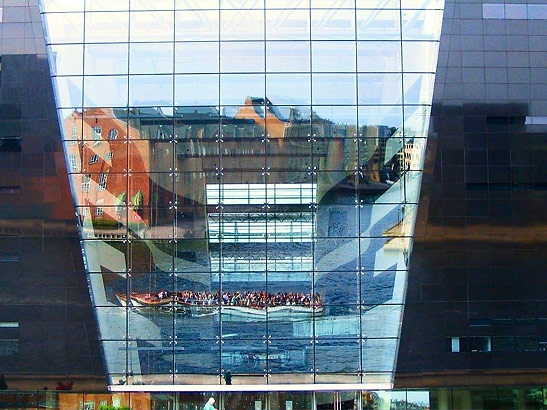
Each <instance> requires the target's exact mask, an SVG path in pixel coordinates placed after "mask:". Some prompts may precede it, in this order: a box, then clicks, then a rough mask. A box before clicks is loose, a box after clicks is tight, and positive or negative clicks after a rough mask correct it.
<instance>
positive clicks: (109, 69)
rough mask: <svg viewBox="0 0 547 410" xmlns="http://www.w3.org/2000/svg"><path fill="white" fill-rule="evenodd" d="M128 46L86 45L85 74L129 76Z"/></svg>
mask: <svg viewBox="0 0 547 410" xmlns="http://www.w3.org/2000/svg"><path fill="white" fill-rule="evenodd" d="M127 47H128V45H127V44H86V45H85V74H86V75H90V74H127V70H128V62H127Z"/></svg>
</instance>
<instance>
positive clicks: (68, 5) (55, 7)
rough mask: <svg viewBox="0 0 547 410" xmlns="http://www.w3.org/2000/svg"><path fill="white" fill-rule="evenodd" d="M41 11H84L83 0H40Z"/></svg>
mask: <svg viewBox="0 0 547 410" xmlns="http://www.w3.org/2000/svg"><path fill="white" fill-rule="evenodd" d="M41 5H42V11H44V12H52V11H65V12H66V11H84V0H74V1H72V0H42V1H41Z"/></svg>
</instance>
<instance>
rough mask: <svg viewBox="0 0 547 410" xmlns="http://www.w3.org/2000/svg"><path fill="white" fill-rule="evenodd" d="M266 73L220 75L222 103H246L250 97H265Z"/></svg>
mask: <svg viewBox="0 0 547 410" xmlns="http://www.w3.org/2000/svg"><path fill="white" fill-rule="evenodd" d="M264 86H265V84H264V75H263V74H262V75H259V74H250V75H249V74H223V75H221V76H220V103H221V104H223V105H224V104H226V105H228V104H229V105H241V104H245V103H246V100H247V99H248V98H258V99H263V98H264Z"/></svg>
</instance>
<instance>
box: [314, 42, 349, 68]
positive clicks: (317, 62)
mask: <svg viewBox="0 0 547 410" xmlns="http://www.w3.org/2000/svg"><path fill="white" fill-rule="evenodd" d="M312 69H313V71H314V72H321V71H327V72H329V71H330V72H344V71H345V72H353V71H355V42H353V41H314V42H313V43H312Z"/></svg>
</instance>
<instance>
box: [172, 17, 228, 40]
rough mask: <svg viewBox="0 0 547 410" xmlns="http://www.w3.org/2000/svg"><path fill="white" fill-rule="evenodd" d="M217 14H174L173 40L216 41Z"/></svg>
mask: <svg viewBox="0 0 547 410" xmlns="http://www.w3.org/2000/svg"><path fill="white" fill-rule="evenodd" d="M218 18H219V12H218V11H217V10H215V11H200V12H199V13H196V12H195V11H177V12H175V38H176V40H177V41H191V40H195V41H207V40H215V41H216V40H218V24H219V23H218Z"/></svg>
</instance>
